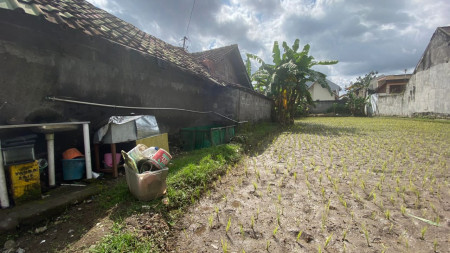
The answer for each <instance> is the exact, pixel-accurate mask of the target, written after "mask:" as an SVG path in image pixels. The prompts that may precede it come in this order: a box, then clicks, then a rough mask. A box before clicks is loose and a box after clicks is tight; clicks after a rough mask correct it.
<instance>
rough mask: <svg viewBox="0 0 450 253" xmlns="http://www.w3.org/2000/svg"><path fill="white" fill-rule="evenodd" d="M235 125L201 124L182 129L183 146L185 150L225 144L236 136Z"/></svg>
mask: <svg viewBox="0 0 450 253" xmlns="http://www.w3.org/2000/svg"><path fill="white" fill-rule="evenodd" d="M234 127H235V126H224V127H223V126H200V127H190V128H183V129H181V130H180V138H181V146H182V149H183V150H185V151H189V150H194V149H201V148H207V147H211V146H216V145H220V144H225V143H227V142H229V140H230V139H231V138H232V137H234V132H235V131H234Z"/></svg>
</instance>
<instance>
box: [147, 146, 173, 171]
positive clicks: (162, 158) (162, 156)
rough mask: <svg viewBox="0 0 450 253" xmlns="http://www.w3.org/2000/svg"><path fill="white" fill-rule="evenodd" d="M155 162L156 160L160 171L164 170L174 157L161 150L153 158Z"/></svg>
mask: <svg viewBox="0 0 450 253" xmlns="http://www.w3.org/2000/svg"><path fill="white" fill-rule="evenodd" d="M152 159H153V160H155V161H156V162H157V164H158V167H159V168H160V169H164V167H166V166H167V164H169V162H170V160H171V159H172V156H171V155H170V154H169V152H167V151H165V150H164V149H162V148H160V149H158V151H156V153H155V154H154V155H153V157H152Z"/></svg>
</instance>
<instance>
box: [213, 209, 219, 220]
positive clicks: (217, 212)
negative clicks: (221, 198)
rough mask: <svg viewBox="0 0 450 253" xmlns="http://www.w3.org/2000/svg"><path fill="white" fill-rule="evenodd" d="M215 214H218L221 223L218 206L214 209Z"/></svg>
mask: <svg viewBox="0 0 450 253" xmlns="http://www.w3.org/2000/svg"><path fill="white" fill-rule="evenodd" d="M214 212H215V213H216V217H217V221H219V207H218V206H215V207H214Z"/></svg>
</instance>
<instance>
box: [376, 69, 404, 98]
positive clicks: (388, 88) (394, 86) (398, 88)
mask: <svg viewBox="0 0 450 253" xmlns="http://www.w3.org/2000/svg"><path fill="white" fill-rule="evenodd" d="M411 76H412V74H403V75H388V76H380V77H378V78H376V79H375V80H373V81H372V82H371V87H370V88H371V89H372V90H374V92H375V93H379V94H398V93H402V92H404V91H405V88H406V84H407V83H408V81H409V79H410V78H411Z"/></svg>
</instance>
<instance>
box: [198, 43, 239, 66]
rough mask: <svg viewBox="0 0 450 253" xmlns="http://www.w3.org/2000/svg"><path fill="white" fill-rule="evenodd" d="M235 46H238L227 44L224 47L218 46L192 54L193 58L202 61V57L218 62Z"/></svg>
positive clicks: (236, 46)
mask: <svg viewBox="0 0 450 253" xmlns="http://www.w3.org/2000/svg"><path fill="white" fill-rule="evenodd" d="M237 48H238V45H237V44H233V45H229V46H226V47H220V48H216V49H211V50H207V51H202V52H196V53H192V56H194V58H195V59H197V60H198V61H202V60H204V59H210V60H213V61H215V62H218V61H220V60H222V59H223V58H224V57H225V55H227V54H228V53H230V52H231V51H233V50H234V49H237Z"/></svg>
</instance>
